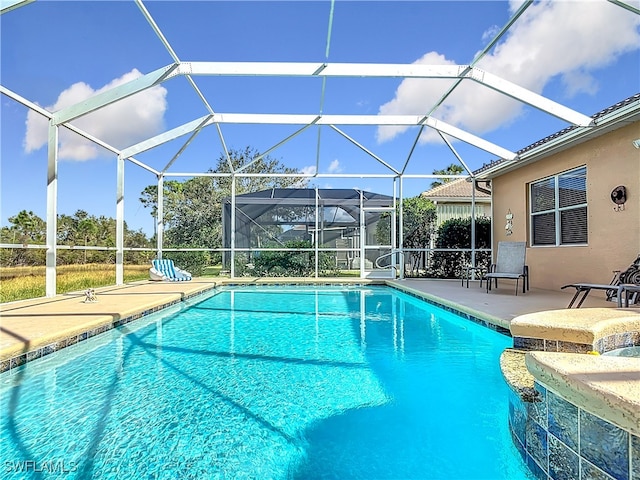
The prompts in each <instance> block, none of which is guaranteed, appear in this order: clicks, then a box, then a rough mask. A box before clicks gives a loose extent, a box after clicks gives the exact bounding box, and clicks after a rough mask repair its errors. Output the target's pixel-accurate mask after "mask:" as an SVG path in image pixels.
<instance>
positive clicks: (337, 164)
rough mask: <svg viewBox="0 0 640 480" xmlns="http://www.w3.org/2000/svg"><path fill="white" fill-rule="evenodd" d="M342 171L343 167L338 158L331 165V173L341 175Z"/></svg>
mask: <svg viewBox="0 0 640 480" xmlns="http://www.w3.org/2000/svg"><path fill="white" fill-rule="evenodd" d="M341 171H342V167H341V166H340V161H339V160H338V159H337V158H336V159H335V160H333V161H332V162H331V163H330V164H329V169H328V172H329V173H340V172H341Z"/></svg>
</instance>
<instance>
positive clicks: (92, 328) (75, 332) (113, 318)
mask: <svg viewBox="0 0 640 480" xmlns="http://www.w3.org/2000/svg"><path fill="white" fill-rule="evenodd" d="M228 283H233V284H282V283H310V284H328V283H342V284H354V283H355V284H385V283H389V284H392V285H393V286H395V287H397V288H399V289H401V290H406V291H408V292H410V293H413V294H415V295H418V296H424V297H425V298H427V299H430V300H433V301H437V302H439V303H442V304H444V305H447V306H452V307H456V308H457V309H459V310H460V311H462V312H464V313H469V314H471V315H473V316H476V317H478V318H480V319H483V320H486V321H488V322H490V323H494V324H497V325H500V326H502V327H504V328H510V326H511V322H512V321H513V320H514V319H516V318H517V317H522V316H524V317H525V319H526V320H527V322H528V326H527V327H526V328H528V329H529V330H526V331H527V332H529V333H528V335H532V336H534V337H536V335H538V334H537V333H536V332H539V333H540V334H541V335H547V336H548V335H549V333H548V332H549V331H552V330H555V331H556V332H561V333H562V335H564V337H563V338H565V339H568V340H572V337H571V335H573V334H571V333H567V331H570V330H571V329H569V330H567V329H564V327H562V325H564V322H566V321H567V319H572V320H571V321H572V322H573V324H574V325H576V326H577V327H576V328H575V329H574V334H575V336H576V338H574V339H573V340H574V341H575V340H576V339H577V338H584V336H585V335H587V336H589V333H588V330H589V329H592V330H593V329H595V330H597V329H598V328H600V327H598V325H599V324H600V325H602V324H609V323H610V322H609V320H608V319H609V318H610V317H612V316H613V317H616V316H617V317H620V315H621V314H620V312H621V311H623V312H624V314H623V316H624V317H625V326H624V328H626V329H632V330H633V329H635V331H638V332H640V309H635V308H627V309H622V310H619V309H617V308H616V304H615V303H611V302H607V301H606V300H605V299H604V294H603V295H602V296H599V295H597V294H596V293H594V294H593V295H590V296H589V297H588V298H587V300H586V301H585V303H584V305H583V306H582V308H581V309H579V310H576V309H573V310H567V309H566V306H567V305H568V304H569V301H570V300H571V297H572V293H571V292H564V291H562V292H560V291H558V292H555V291H548V290H538V289H531V290H530V291H528V292H527V293H525V294H522V293H518V295H517V296H516V295H515V294H514V289H513V286H512V285H510V284H509V283H508V282H502V283H503V284H502V285H501V286H500V288H498V289H492V291H491V292H490V293H487V292H486V290H485V289H483V288H480V287H479V286H478V282H477V281H476V282H472V283H471V285H470V287H469V288H466V287H463V286H461V285H460V281H459V280H427V279H405V280H398V281H388V282H387V281H385V280H381V279H371V280H367V279H365V280H363V279H360V278H331V279H330V278H319V279H309V278H303V279H292V278H287V279H284V278H263V279H256V278H238V279H233V280H230V279H224V278H195V279H194V280H193V281H191V282H150V281H141V282H134V283H130V284H126V285H122V286H112V287H104V288H99V289H96V294H97V297H98V301H97V302H96V303H84V300H85V296H84V293H83V292H76V293H69V294H64V295H58V296H56V297H53V298H39V299H32V300H25V301H20V302H12V303H6V304H2V305H0V363H1V366H2V369H1V370H0V371H6V370H10V369H13V368H15V367H18V366H20V365H21V364H22V363H24V362H25V361H29V360H32V359H35V358H39V357H40V356H43V355H46V354H48V353H51V352H52V351H55V350H58V349H60V348H64V347H66V346H70V345H72V344H74V343H76V342H78V341H82V340H84V339H86V338H89V337H91V336H93V335H97V334H99V333H102V332H104V331H106V330H109V329H111V328H114V327H117V326H118V325H119V324H121V323H122V322H125V323H126V322H127V321H132V320H135V319H136V318H140V317H141V316H143V315H145V314H147V313H151V312H153V311H157V310H159V309H162V308H164V307H166V306H169V305H172V304H176V303H179V302H181V301H183V300H184V299H186V298H189V297H192V296H195V295H198V294H200V293H202V292H205V291H207V290H210V289H212V288H214V287H216V286H219V285H224V284H228ZM549 311H554V312H551V313H550V312H549ZM536 312H543V313H542V314H537V313H536ZM528 314H532V315H528ZM519 322H520V320H516V321H515V322H514V325H516V324H519ZM602 322H604V323H602ZM519 325H520V327H519V328H523V327H522V325H521V324H519ZM580 325H584V328H580V327H579V326H580ZM585 331H587V333H585ZM545 332H546V333H545ZM567 335H569V337H571V338H567ZM539 338H546V337H544V336H541V337H539ZM526 355H529V356H532V357H534V358H533V359H532V360H529V362H528V363H529V364H531V365H534V364H535V365H536V371H535V374H536V378H538V377H544V378H553V379H555V380H554V381H555V382H556V383H558V385H560V384H561V385H567V386H568V387H567V388H570V389H573V390H575V389H576V388H577V389H578V390H580V392H581V393H580V395H581V396H582V397H583V402H584V403H585V405H584V406H585V407H589V406H592V405H594V404H596V405H606V409H604V410H602V411H608V412H614V413H615V412H617V411H624V412H628V414H625V415H624V423H625V424H624V425H620V426H621V427H623V428H625V429H627V430H628V431H630V432H632V433H634V434H635V435H640V360H638V359H636V358H617V359H615V360H614V361H611V360H607V359H604V360H603V358H604V357H600V356H596V355H581V357H582V358H580V359H579V360H576V358H575V356H576V355H580V354H558V355H553V354H552V353H551V352H542V353H536V354H532V353H527V354H526ZM516 358H520V359H521V361H522V362H524V358H525V356H524V355H522V356H520V357H516ZM20 359H21V360H20ZM534 360H535V361H534ZM603 368H604V370H603ZM585 372H587V373H588V372H593V373H594V374H593V375H590V376H589V382H585V381H584V377H585ZM621 372H624V380H623V381H611V378H618V379H621V378H622V377H620V374H621ZM532 378H533V377H532V376H530V378H529V377H527V380H526V381H529V380H530V379H531V381H532ZM603 392H606V393H603ZM594 413H596V412H594ZM611 420H615V418H612V419H611Z"/></svg>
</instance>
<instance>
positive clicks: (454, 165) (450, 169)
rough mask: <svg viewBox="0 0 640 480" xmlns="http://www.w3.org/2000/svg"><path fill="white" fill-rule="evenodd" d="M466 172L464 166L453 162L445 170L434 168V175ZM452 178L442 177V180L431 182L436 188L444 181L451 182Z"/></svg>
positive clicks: (432, 186)
mask: <svg viewBox="0 0 640 480" xmlns="http://www.w3.org/2000/svg"><path fill="white" fill-rule="evenodd" d="M463 172H464V168H463V167H462V166H461V165H458V164H457V163H452V164H451V165H449V166H448V167H447V168H445V169H444V170H434V171H433V172H432V173H433V174H434V175H459V174H461V173H463ZM450 181H451V179H450V178H441V179H440V180H434V181H433V182H431V188H436V187H439V186H440V185H442V184H443V183H448V182H450Z"/></svg>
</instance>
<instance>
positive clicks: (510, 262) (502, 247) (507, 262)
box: [483, 242, 529, 295]
mask: <svg viewBox="0 0 640 480" xmlns="http://www.w3.org/2000/svg"><path fill="white" fill-rule="evenodd" d="M526 254H527V248H526V242H498V254H497V255H496V263H493V264H491V266H490V267H489V272H488V273H485V275H484V277H483V280H486V281H487V293H489V291H490V290H491V280H493V281H494V282H495V286H496V288H498V279H499V278H506V279H510V280H515V281H516V295H518V282H519V280H520V278H522V293H525V292H526V291H527V290H528V289H529V267H528V266H527V265H526V264H525V259H526Z"/></svg>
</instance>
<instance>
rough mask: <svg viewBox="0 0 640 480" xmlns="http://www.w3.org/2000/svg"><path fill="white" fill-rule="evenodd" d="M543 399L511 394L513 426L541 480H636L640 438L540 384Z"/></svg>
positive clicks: (515, 439) (522, 452)
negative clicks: (531, 401)
mask: <svg viewBox="0 0 640 480" xmlns="http://www.w3.org/2000/svg"><path fill="white" fill-rule="evenodd" d="M536 390H538V391H540V392H541V393H542V395H541V398H542V400H541V402H538V403H529V402H526V401H524V400H522V399H521V398H520V397H519V396H518V395H516V394H515V393H513V392H510V394H509V430H510V431H511V438H512V439H513V442H514V445H515V446H516V448H517V450H518V452H520V455H521V456H522V458H523V459H524V461H525V462H526V463H527V466H528V467H529V469H530V470H531V471H532V472H533V474H534V476H535V477H536V478H537V479H539V480H593V479H602V480H637V479H638V478H640V476H638V473H640V437H638V436H636V435H633V434H632V433H630V432H628V431H626V430H624V429H621V428H619V427H618V426H616V425H614V424H613V423H611V422H608V421H606V420H603V419H601V418H599V417H596V416H595V415H592V414H590V413H589V412H587V411H585V410H583V409H581V408H579V407H577V406H576V405H574V404H572V403H571V402H569V401H567V400H566V399H564V398H562V397H560V396H558V395H556V394H555V393H553V392H551V391H549V390H547V389H546V388H545V387H544V386H542V385H541V384H539V383H537V382H536Z"/></svg>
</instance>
